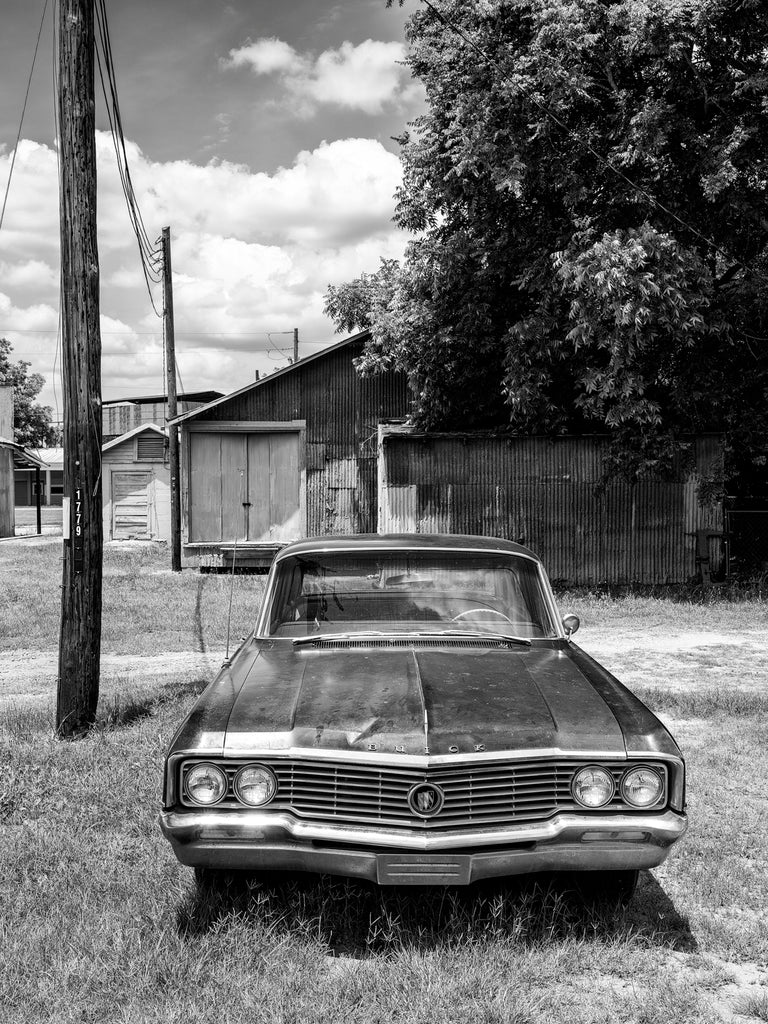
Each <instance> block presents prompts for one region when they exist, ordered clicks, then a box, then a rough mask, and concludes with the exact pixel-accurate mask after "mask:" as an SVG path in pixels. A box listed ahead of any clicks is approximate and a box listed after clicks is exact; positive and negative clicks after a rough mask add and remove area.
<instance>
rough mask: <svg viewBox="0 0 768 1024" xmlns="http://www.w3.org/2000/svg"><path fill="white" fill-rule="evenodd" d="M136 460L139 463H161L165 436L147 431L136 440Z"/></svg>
mask: <svg viewBox="0 0 768 1024" xmlns="http://www.w3.org/2000/svg"><path fill="white" fill-rule="evenodd" d="M136 459H137V461H139V462H163V461H164V459H165V435H164V434H156V433H155V432H154V430H152V431H150V430H147V431H145V432H144V433H143V434H139V436H138V437H137V438H136Z"/></svg>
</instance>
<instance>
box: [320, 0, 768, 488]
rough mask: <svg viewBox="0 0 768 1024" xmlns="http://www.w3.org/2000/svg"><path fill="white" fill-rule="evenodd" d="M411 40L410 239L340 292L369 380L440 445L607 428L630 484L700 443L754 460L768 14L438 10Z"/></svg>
mask: <svg viewBox="0 0 768 1024" xmlns="http://www.w3.org/2000/svg"><path fill="white" fill-rule="evenodd" d="M391 2H392V0H389V3H388V6H389V5H390V4H391ZM400 2H401V3H402V0H400ZM406 31H407V37H408V41H409V44H410V48H409V57H408V62H409V64H410V66H411V69H412V72H413V74H414V75H415V76H416V77H417V78H418V79H420V80H421V81H422V82H423V84H424V86H425V88H426V96H427V112H426V113H425V114H424V115H423V116H422V117H420V118H418V119H417V120H416V121H415V122H414V124H413V126H412V128H413V131H412V132H410V133H406V134H405V135H403V137H402V139H401V140H400V142H401V152H402V162H403V185H402V187H401V188H400V190H399V192H398V194H397V197H396V200H397V202H396V210H395V221H396V222H397V223H398V224H399V225H400V226H401V227H403V228H405V229H407V230H409V231H411V232H413V233H415V234H416V236H417V237H416V240H415V241H413V242H411V243H410V244H409V245H408V247H407V251H406V255H405V258H404V260H403V262H402V264H401V265H398V264H396V263H394V262H392V261H386V262H384V263H382V266H381V268H380V270H379V271H378V272H377V273H375V274H371V275H363V276H362V277H361V278H359V279H358V280H356V281H353V282H350V283H348V284H344V285H341V286H339V287H330V288H329V289H328V292H327V294H326V311H327V312H328V314H329V315H330V316H331V317H332V318H333V319H334V320H335V322H336V324H337V326H338V328H339V329H340V330H344V329H352V328H354V327H370V329H371V332H372V340H371V343H370V345H369V346H368V349H367V351H366V352H365V354H364V356H363V357H362V360H361V363H360V369H361V370H362V371H363V372H375V371H376V370H378V369H383V368H385V367H388V366H397V367H398V368H400V369H403V370H405V371H406V372H407V373H408V374H409V376H410V380H411V383H412V386H413V389H414V394H415V408H414V412H415V417H416V419H417V421H418V422H419V423H420V424H422V425H424V426H426V427H431V428H439V427H442V428H447V427H458V426H462V427H486V426H493V425H502V424H508V425H511V427H512V428H513V429H515V430H519V431H521V432H537V431H540V432H565V431H586V430H603V431H608V432H609V433H610V434H611V436H612V438H613V456H614V466H613V468H614V469H616V468H619V469H621V470H622V471H624V472H628V473H634V472H643V471H645V470H648V469H651V468H660V467H663V466H664V465H666V464H668V462H669V460H670V458H671V457H672V455H673V454H674V453H675V452H676V451H678V450H680V449H681V448H684V447H685V442H684V439H683V438H684V435H685V434H686V433H693V432H697V431H707V430H722V431H724V432H725V433H726V436H727V438H728V440H729V444H730V446H731V450H732V452H736V453H738V452H748V453H751V454H752V455H756V453H757V452H758V450H759V448H760V447H761V446H763V447H764V446H765V443H766V442H765V437H766V435H767V434H768V355H767V353H768V337H767V335H768V244H767V243H768V212H767V211H768V202H766V200H767V199H768V104H767V103H766V99H765V97H766V94H768V3H766V2H765V0H741V2H739V3H736V2H733V0H472V2H469V3H468V2H467V0H430V3H428V4H426V5H425V6H420V7H419V8H418V9H416V10H415V11H414V13H413V14H412V15H411V17H410V19H409V21H408V25H407V30H406Z"/></svg>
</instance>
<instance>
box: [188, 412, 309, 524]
mask: <svg viewBox="0 0 768 1024" xmlns="http://www.w3.org/2000/svg"><path fill="white" fill-rule="evenodd" d="M189 467H190V470H189V541H190V543H193V544H194V543H212V544H218V543H231V542H233V541H235V540H237V541H238V542H240V541H251V542H252V543H255V542H280V541H288V540H296V539H297V538H298V537H300V536H301V514H300V472H299V433H298V431H279V432H275V433H272V432H269V433H266V432H264V433H262V432H254V433H247V434H246V433H241V434H235V433H224V432H221V433H219V432H218V431H216V432H214V431H210V432H208V431H192V432H191V433H190V462H189ZM243 503H245V506H244V504H243Z"/></svg>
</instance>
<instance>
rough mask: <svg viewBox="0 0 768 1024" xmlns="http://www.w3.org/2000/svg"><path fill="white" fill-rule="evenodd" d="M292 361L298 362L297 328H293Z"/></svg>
mask: <svg viewBox="0 0 768 1024" xmlns="http://www.w3.org/2000/svg"><path fill="white" fill-rule="evenodd" d="M293 361H294V363H298V361H299V328H298V327H294V328H293Z"/></svg>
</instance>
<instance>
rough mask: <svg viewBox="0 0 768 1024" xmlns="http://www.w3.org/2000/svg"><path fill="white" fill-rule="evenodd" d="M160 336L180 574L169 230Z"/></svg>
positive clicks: (175, 561) (175, 564)
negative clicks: (164, 376) (162, 352)
mask: <svg viewBox="0 0 768 1024" xmlns="http://www.w3.org/2000/svg"><path fill="white" fill-rule="evenodd" d="M163 334H164V336H165V375H166V383H167V387H168V414H167V416H166V422H167V423H168V464H169V465H168V468H169V470H170V475H171V569H172V570H173V572H181V500H180V493H179V428H178V427H177V426H176V425H175V424H174V423H173V422H170V421H172V420H174V419H175V418H176V411H177V410H176V336H175V334H174V327H173V271H172V268H171V229H170V227H167V228H163Z"/></svg>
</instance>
